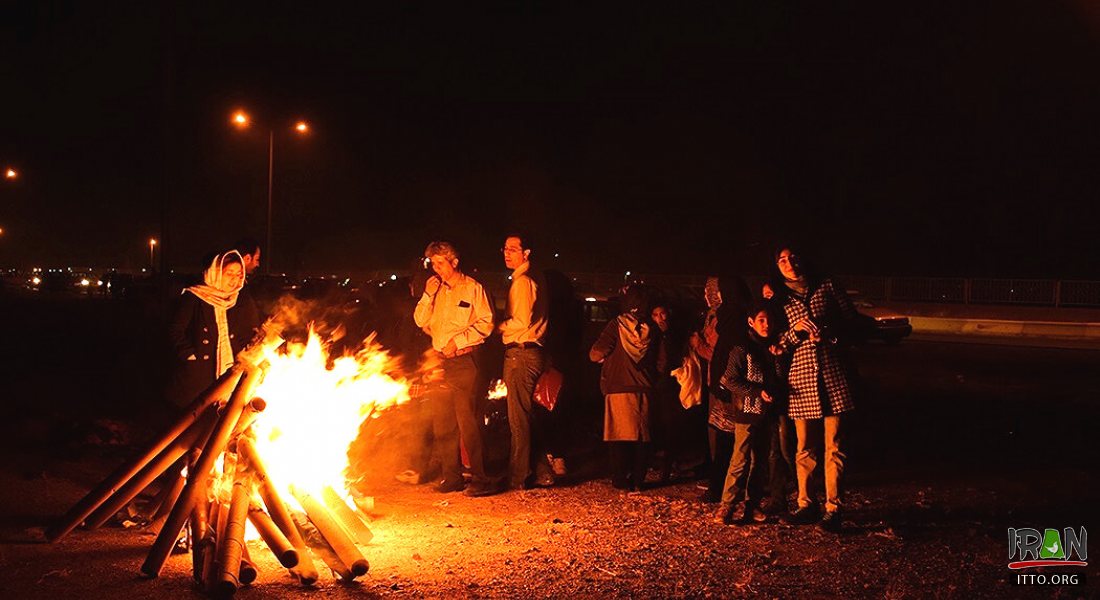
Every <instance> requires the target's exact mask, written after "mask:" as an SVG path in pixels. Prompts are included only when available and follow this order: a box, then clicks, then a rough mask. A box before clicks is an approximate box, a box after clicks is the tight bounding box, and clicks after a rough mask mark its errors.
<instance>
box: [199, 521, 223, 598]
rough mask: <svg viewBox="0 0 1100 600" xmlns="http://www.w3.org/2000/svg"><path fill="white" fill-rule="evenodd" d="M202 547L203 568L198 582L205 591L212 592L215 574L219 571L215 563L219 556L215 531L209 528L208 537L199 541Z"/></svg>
mask: <svg viewBox="0 0 1100 600" xmlns="http://www.w3.org/2000/svg"><path fill="white" fill-rule="evenodd" d="M199 544H200V545H201V547H202V552H201V555H202V568H201V569H200V571H199V576H198V578H196V581H197V582H198V583H199V585H200V586H201V587H202V588H203V590H205V591H207V592H210V590H211V589H212V588H213V587H214V575H213V574H214V573H215V572H216V571H217V566H216V565H215V564H214V562H215V561H216V560H217V556H218V542H217V540H216V539H214V529H213V528H208V529H207V530H206V537H204V538H203V539H202V540H200V541H199Z"/></svg>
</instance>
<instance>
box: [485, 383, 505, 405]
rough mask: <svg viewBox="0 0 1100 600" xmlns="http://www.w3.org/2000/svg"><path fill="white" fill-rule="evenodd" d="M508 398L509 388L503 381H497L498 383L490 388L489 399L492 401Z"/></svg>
mask: <svg viewBox="0 0 1100 600" xmlns="http://www.w3.org/2000/svg"><path fill="white" fill-rule="evenodd" d="M507 397H508V386H506V385H504V380H503V379H498V380H496V383H494V384H493V386H492V387H490V388H489V395H488V398H489V399H490V400H500V399H501V398H507Z"/></svg>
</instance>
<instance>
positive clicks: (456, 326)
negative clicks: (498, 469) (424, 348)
mask: <svg viewBox="0 0 1100 600" xmlns="http://www.w3.org/2000/svg"><path fill="white" fill-rule="evenodd" d="M424 256H425V258H427V259H428V260H430V261H431V266H432V270H433V271H435V275H434V276H433V277H430V278H429V279H428V281H427V283H426V284H425V286H424V295H422V296H421V297H420V301H419V302H417V304H416V309H415V310H414V311H413V319H414V320H415V321H416V325H417V327H420V328H422V329H423V330H424V332H425V333H427V334H428V335H430V336H431V338H432V348H433V349H435V351H436V352H438V353H439V355H440V357H441V358H442V361H443V362H442V368H443V382H442V385H440V386H439V388H438V389H437V390H436V392H435V393H434V394H433V397H432V399H431V404H432V413H433V416H432V430H433V433H434V435H435V449H436V456H437V458H438V460H439V463H440V466H441V467H442V469H443V480H442V481H441V482H440V483H439V485H437V486H436V490H437V491H439V492H457V491H459V490H461V489H463V488H466V495H467V496H485V495H488V494H492V493H494V492H495V491H497V490H496V486H494V485H493V484H492V482H491V480H490V479H489V477H488V476H487V475H486V473H485V461H484V457H483V452H482V442H481V430H480V429H478V418H477V397H476V393H475V385H476V382H477V356H478V350H480V349H481V346H482V344H484V343H485V338H487V337H489V334H491V333H492V332H493V309H492V307H491V306H490V304H489V296H488V294H486V293H485V288H483V287H482V286H481V284H480V283H478V282H477V281H476V280H474V278H472V277H470V276H468V275H466V274H465V273H463V272H462V271H460V270H459V269H458V258H459V257H458V251H457V250H456V249H455V247H454V246H453V245H451V244H450V243H449V242H432V243H431V244H429V245H428V248H427V249H426V250H425V251H424ZM460 436H461V438H462V445H463V446H465V448H466V455H467V456H468V457H469V459H470V473H471V475H472V481H471V484H470V486H469V487H468V488H467V487H466V485H465V481H464V480H463V478H462V463H461V460H460V458H459V445H458V440H459V437H460Z"/></svg>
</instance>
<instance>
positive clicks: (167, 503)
mask: <svg viewBox="0 0 1100 600" xmlns="http://www.w3.org/2000/svg"><path fill="white" fill-rule="evenodd" d="M176 467H179V469H178V470H176ZM186 468H187V457H186V456H184V457H183V458H181V459H180V460H178V461H176V464H175V465H173V467H172V469H173V470H172V471H171V472H172V473H174V475H173V476H172V482H171V486H168V485H167V484H166V485H165V489H167V490H168V492H167V493H166V494H165V495H164V500H163V501H162V502H161V503H160V506H158V507H157V512H155V513H153V518H152V520H151V521H150V522H149V526H148V527H147V529H148V530H149V531H151V532H153V533H160V528H161V527H164V522H165V521H167V520H168V513H170V512H172V507H173V506H175V505H176V500H179V499H180V494H181V493H183V486H185V485H187V475H186V471H185V469H186Z"/></svg>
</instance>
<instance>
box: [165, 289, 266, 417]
mask: <svg viewBox="0 0 1100 600" xmlns="http://www.w3.org/2000/svg"><path fill="white" fill-rule="evenodd" d="M226 319H227V320H228V322H229V323H228V324H229V344H230V346H232V347H233V354H236V353H238V352H240V351H241V350H243V349H244V347H245V346H247V345H248V343H249V342H250V341H252V337H253V336H254V335H255V333H256V330H257V329H258V328H259V326H260V311H259V309H258V308H257V306H256V302H255V300H253V299H252V296H251V295H249V294H247V293H246V292H245V291H244V290H242V291H241V293H240V294H239V295H238V296H237V303H236V305H234V306H233V308H231V309H229V310H228V311H226ZM168 336H169V338H170V340H171V342H172V349H173V351H174V353H175V356H174V360H173V369H172V379H171V382H170V384H169V385H170V387H169V389H168V393H167V396H168V399H169V400H170V401H171V402H172V403H173V404H175V405H177V406H185V405H187V404H188V403H190V402H191V401H192V400H194V399H195V397H197V396H198V395H199V394H200V393H202V391H203V390H205V389H206V388H207V387H209V386H210V384H212V383H214V379H215V377H214V362H215V361H216V359H217V354H218V324H217V322H216V321H215V320H214V307H213V306H210V305H209V304H207V303H206V302H203V301H202V300H201V299H199V297H198V296H196V295H194V294H192V293H190V292H186V291H185V292H184V293H183V295H182V296H180V298H179V301H178V303H177V305H176V309H175V311H174V312H173V315H172V321H171V323H169V325H168ZM190 356H194V357H195V360H188V357H190Z"/></svg>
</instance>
